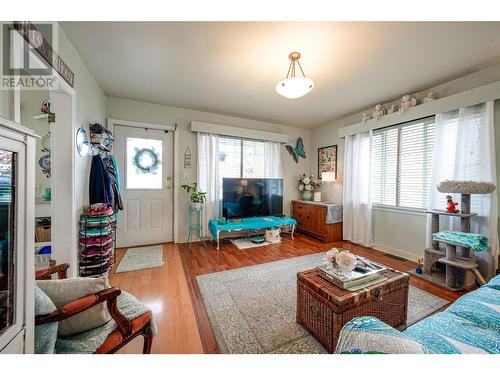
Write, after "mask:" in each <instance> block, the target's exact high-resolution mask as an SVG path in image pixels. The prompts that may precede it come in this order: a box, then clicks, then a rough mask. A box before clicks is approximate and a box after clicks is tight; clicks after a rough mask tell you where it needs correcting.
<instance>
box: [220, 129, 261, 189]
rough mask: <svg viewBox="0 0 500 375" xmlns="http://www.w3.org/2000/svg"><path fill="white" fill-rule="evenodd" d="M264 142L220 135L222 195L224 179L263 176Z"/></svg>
mask: <svg viewBox="0 0 500 375" xmlns="http://www.w3.org/2000/svg"><path fill="white" fill-rule="evenodd" d="M264 163H265V161H264V142H261V141H254V140H248V139H240V138H231V137H219V175H220V182H219V192H220V196H221V197H222V179H223V178H224V177H233V178H242V177H247V178H263V177H265V176H264V175H265V167H264Z"/></svg>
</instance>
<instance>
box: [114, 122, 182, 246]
mask: <svg viewBox="0 0 500 375" xmlns="http://www.w3.org/2000/svg"><path fill="white" fill-rule="evenodd" d="M115 126H129V127H132V128H149V129H158V130H168V131H171V132H173V133H174V148H173V150H172V153H173V155H172V157H173V159H172V160H173V161H174V168H173V169H174V171H173V179H172V184H173V186H172V189H173V190H174V194H173V202H172V203H173V210H172V211H173V222H174V226H173V232H174V233H173V238H174V243H178V242H179V219H178V218H179V189H178V185H177V184H178V180H177V178H178V177H177V176H178V175H179V157H178V156H177V154H178V152H177V151H178V150H179V132H178V131H177V124H175V123H174V124H173V125H172V124H170V125H166V124H153V123H146V122H138V121H129V120H119V119H114V118H108V124H107V128H108V130H109V131H111V133H113V130H114V127H115Z"/></svg>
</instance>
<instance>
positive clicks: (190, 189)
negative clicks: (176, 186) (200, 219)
mask: <svg viewBox="0 0 500 375" xmlns="http://www.w3.org/2000/svg"><path fill="white" fill-rule="evenodd" d="M181 188H182V189H184V190H186V192H187V193H188V194H189V199H190V200H191V207H193V208H194V209H197V210H199V209H200V208H201V206H202V205H203V204H204V203H205V201H206V200H207V193H206V192H204V191H199V190H198V184H197V183H196V182H193V183H192V184H191V185H182V186H181Z"/></svg>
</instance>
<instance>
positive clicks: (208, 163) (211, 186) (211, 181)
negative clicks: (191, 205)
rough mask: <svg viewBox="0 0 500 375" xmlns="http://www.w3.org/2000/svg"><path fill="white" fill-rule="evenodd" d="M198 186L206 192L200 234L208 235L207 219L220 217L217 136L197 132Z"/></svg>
mask: <svg viewBox="0 0 500 375" xmlns="http://www.w3.org/2000/svg"><path fill="white" fill-rule="evenodd" d="M198 187H199V189H200V190H201V191H206V192H207V200H206V203H205V206H204V207H203V217H202V221H203V226H202V235H203V236H204V237H208V236H210V231H209V230H208V221H209V220H211V219H215V218H218V217H220V212H219V211H220V206H219V137H218V136H217V134H207V133H198Z"/></svg>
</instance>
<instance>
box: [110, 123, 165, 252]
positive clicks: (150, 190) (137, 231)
mask: <svg viewBox="0 0 500 375" xmlns="http://www.w3.org/2000/svg"><path fill="white" fill-rule="evenodd" d="M113 134H114V138H115V144H114V152H115V157H116V162H117V164H118V170H119V171H120V173H121V176H120V179H121V181H120V191H121V194H122V200H123V205H124V209H123V211H122V212H120V218H119V220H118V227H117V234H116V244H117V247H132V246H139V245H148V244H156V243H163V242H171V241H173V178H172V176H173V160H174V158H173V150H174V133H173V131H169V130H163V129H150V128H145V127H131V126H126V125H119V124H116V125H115V126H114V127H113Z"/></svg>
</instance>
